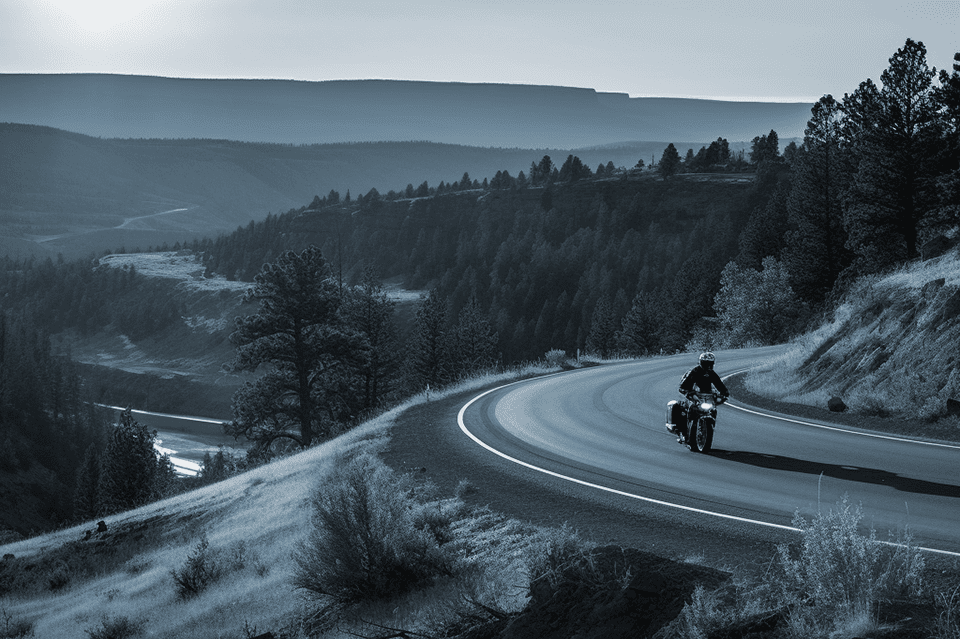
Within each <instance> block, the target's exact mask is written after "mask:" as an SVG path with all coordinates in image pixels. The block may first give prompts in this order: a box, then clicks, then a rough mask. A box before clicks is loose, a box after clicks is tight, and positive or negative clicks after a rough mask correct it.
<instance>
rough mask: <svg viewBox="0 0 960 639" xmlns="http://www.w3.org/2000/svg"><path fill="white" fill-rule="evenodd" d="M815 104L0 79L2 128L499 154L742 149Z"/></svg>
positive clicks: (427, 87)
mask: <svg viewBox="0 0 960 639" xmlns="http://www.w3.org/2000/svg"><path fill="white" fill-rule="evenodd" d="M811 106H812V104H808V103H769V102H724V101H718V100H699V99H686V98H630V97H629V96H627V95H626V94H618V93H599V92H597V91H594V90H593V89H582V88H571V87H553V86H533V85H510V84H466V83H452V82H412V81H396V80H338V81H327V82H302V81H293V80H213V79H211V80H191V79H174V78H160V77H149V76H129V75H99V74H76V75H42V74H37V75H27V74H0V122H17V123H23V124H40V125H46V126H52V127H56V128H59V129H64V130H67V131H74V132H77V133H84V134H87V135H93V136H99V137H105V138H181V139H182V138H206V139H223V140H238V141H252V142H274V143H285V144H316V143H330V142H374V141H414V140H419V141H430V142H443V143H449V144H463V145H470V146H486V147H503V148H516V147H522V148H578V147H583V146H594V145H604V144H617V143H620V142H623V141H630V140H634V141H635V140H667V141H681V140H704V141H708V140H715V139H716V138H718V137H723V138H726V139H727V140H730V141H745V140H752V139H753V137H754V136H756V135H759V134H762V133H764V132H766V131H769V130H771V129H773V130H775V131H777V133H778V134H779V135H780V138H781V139H785V138H790V137H800V136H802V135H803V128H804V126H805V124H806V122H807V120H809V118H810V108H811Z"/></svg>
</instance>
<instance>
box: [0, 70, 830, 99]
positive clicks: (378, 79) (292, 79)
mask: <svg viewBox="0 0 960 639" xmlns="http://www.w3.org/2000/svg"><path fill="white" fill-rule="evenodd" d="M3 75H103V76H121V77H135V78H159V79H164V80H225V81H244V82H245V81H253V82H255V81H264V82H312V83H323V82H411V83H424V84H467V85H494V86H528V87H554V88H562V89H582V90H586V91H594V92H596V93H599V94H604V95H625V96H627V97H628V98H630V99H634V98H653V99H679V100H707V101H717V102H759V103H773V104H814V103H816V102H817V101H818V100H819V99H820V98H821V97H823V96H819V97H816V98H812V97H805V96H736V95H733V96H711V95H662V94H652V93H650V94H632V93H629V92H627V91H617V90H603V89H598V88H596V87H589V86H576V85H567V84H542V83H532V82H492V81H473V80H428V79H421V78H387V77H365V78H327V79H323V80H314V79H308V78H295V77H265V76H247V77H244V76H196V75H193V76H191V75H164V74H159V73H111V72H105V71H55V72H51V71H36V72H32V71H0V76H3ZM834 97H837V96H834Z"/></svg>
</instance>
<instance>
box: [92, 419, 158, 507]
mask: <svg viewBox="0 0 960 639" xmlns="http://www.w3.org/2000/svg"><path fill="white" fill-rule="evenodd" d="M155 438H156V432H152V431H148V430H147V428H146V427H145V426H144V425H143V424H141V423H140V422H138V421H137V420H135V419H134V418H133V415H132V413H131V412H130V409H129V408H128V409H127V410H125V411H123V412H122V413H121V414H120V418H119V420H118V421H117V424H116V426H114V428H113V430H112V431H111V432H110V435H109V438H108V440H107V448H106V450H105V451H104V452H103V455H102V456H101V464H100V481H99V483H98V485H97V511H98V512H99V513H100V514H101V515H109V514H112V513H116V512H120V511H123V510H130V509H132V508H137V507H138V506H142V505H144V504H146V503H148V502H149V501H150V500H151V499H152V498H153V497H154V495H155V485H156V478H157V454H156V451H155V450H154V447H153V443H154V439H155Z"/></svg>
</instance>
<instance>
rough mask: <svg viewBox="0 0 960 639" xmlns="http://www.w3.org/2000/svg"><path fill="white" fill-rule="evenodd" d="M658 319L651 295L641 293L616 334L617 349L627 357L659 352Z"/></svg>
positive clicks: (636, 297)
mask: <svg viewBox="0 0 960 639" xmlns="http://www.w3.org/2000/svg"><path fill="white" fill-rule="evenodd" d="M657 325H658V321H657V317H656V313H655V306H654V305H653V304H652V303H651V295H650V293H646V292H644V291H640V292H639V293H637V294H636V296H635V297H634V298H633V304H632V305H631V306H630V311H629V312H628V313H627V314H626V315H624V317H623V320H622V321H621V328H620V330H619V331H618V332H617V334H616V340H617V347H618V348H619V349H620V350H621V351H622V352H624V353H625V354H627V355H632V356H634V357H639V356H641V355H649V354H650V353H653V352H655V351H656V350H657V347H656V345H657V337H656V332H657Z"/></svg>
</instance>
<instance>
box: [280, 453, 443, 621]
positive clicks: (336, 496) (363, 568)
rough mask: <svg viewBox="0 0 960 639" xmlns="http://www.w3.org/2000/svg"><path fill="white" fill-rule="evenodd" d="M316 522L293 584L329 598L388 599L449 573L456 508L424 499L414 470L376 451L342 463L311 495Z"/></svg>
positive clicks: (346, 602) (320, 597)
mask: <svg viewBox="0 0 960 639" xmlns="http://www.w3.org/2000/svg"><path fill="white" fill-rule="evenodd" d="M312 502H313V528H312V530H311V531H310V534H309V536H308V538H307V539H306V540H305V541H304V542H302V543H301V544H300V546H299V548H298V551H297V553H296V557H295V558H296V572H295V577H294V584H295V585H296V587H297V588H300V589H303V590H305V591H306V592H307V593H308V596H311V597H313V598H315V599H317V600H320V601H323V602H325V603H327V604H330V603H332V604H335V605H341V606H343V605H349V604H354V603H359V602H363V601H373V600H377V599H385V598H389V597H393V596H395V595H399V594H401V593H403V592H405V591H408V590H411V589H413V588H415V587H418V586H421V585H423V584H424V583H427V582H430V581H432V580H433V579H434V578H435V577H438V576H441V575H451V574H452V566H453V557H452V554H453V553H452V552H450V551H449V549H448V548H444V547H442V543H443V541H444V540H445V539H447V538H448V537H449V533H448V529H449V524H450V521H451V520H452V518H453V517H455V516H456V514H457V513H456V512H452V513H447V514H445V513H444V511H443V510H442V509H439V508H438V507H437V506H436V505H433V506H430V505H428V504H427V503H426V500H425V498H424V496H423V495H422V494H421V493H420V492H419V491H418V490H417V489H416V487H415V486H414V484H413V481H412V479H411V478H410V476H407V475H403V476H397V475H396V474H395V473H394V472H393V471H392V470H390V469H389V468H388V467H386V466H385V465H384V464H383V463H382V462H380V461H378V460H377V459H376V458H375V457H373V456H371V455H362V456H359V457H357V458H355V459H353V460H351V461H349V462H347V463H345V464H343V465H342V466H340V467H338V468H337V470H335V471H334V472H333V473H332V475H331V476H330V477H329V478H328V481H326V482H325V483H324V484H323V485H322V486H320V487H319V488H318V489H317V490H316V492H315V493H314V495H313V498H312Z"/></svg>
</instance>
